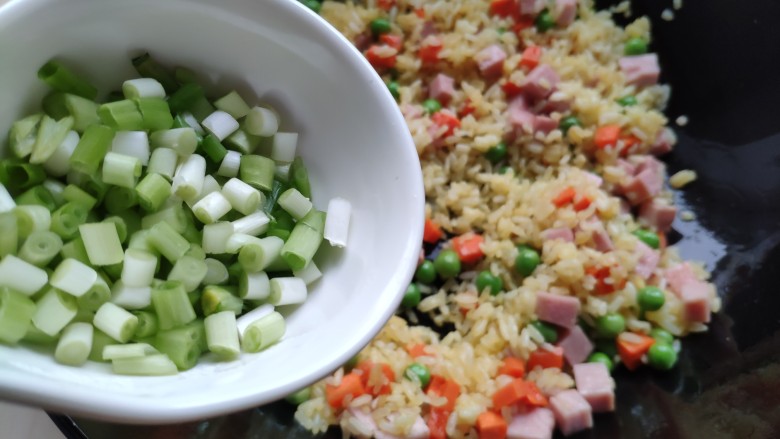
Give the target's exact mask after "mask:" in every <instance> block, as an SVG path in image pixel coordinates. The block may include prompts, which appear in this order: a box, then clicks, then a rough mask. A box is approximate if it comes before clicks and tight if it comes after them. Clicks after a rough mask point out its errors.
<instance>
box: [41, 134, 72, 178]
mask: <svg viewBox="0 0 780 439" xmlns="http://www.w3.org/2000/svg"><path fill="white" fill-rule="evenodd" d="M78 143H79V134H78V133H77V132H75V131H68V133H67V134H66V135H65V138H64V139H63V140H62V142H60V144H59V145H58V146H57V148H56V149H55V150H54V152H53V153H52V154H51V156H49V158H48V159H47V160H46V161H45V162H43V168H44V169H45V170H46V172H48V173H49V176H51V177H62V176H64V175H66V174H67V173H68V172H70V161H69V160H70V157H71V156H72V155H73V152H74V151H75V150H76V146H77V145H78Z"/></svg>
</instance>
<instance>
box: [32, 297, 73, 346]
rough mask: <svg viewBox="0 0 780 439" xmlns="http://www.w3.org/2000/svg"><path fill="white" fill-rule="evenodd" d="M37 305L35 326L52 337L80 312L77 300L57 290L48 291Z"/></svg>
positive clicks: (33, 319) (33, 318)
mask: <svg viewBox="0 0 780 439" xmlns="http://www.w3.org/2000/svg"><path fill="white" fill-rule="evenodd" d="M36 305H37V307H36V309H35V314H33V317H32V322H33V324H34V325H35V327H37V328H38V329H40V330H41V331H42V332H43V333H45V334H48V335H52V336H53V335H57V334H58V333H59V332H60V331H61V330H62V328H64V327H65V326H67V324H68V323H70V322H71V320H73V318H74V317H76V313H77V312H78V305H77V303H76V298H75V297H73V296H71V295H70V294H68V293H64V292H62V291H58V290H57V289H56V288H50V289H49V290H48V291H46V293H44V294H43V296H41V298H40V299H38V301H37V302H36Z"/></svg>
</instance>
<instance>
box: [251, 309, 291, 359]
mask: <svg viewBox="0 0 780 439" xmlns="http://www.w3.org/2000/svg"><path fill="white" fill-rule="evenodd" d="M285 330H286V324H285V322H284V317H282V315H281V314H279V313H278V312H276V311H274V312H272V313H270V314H268V315H267V316H265V317H262V318H260V319H258V320H255V321H254V322H252V323H250V324H249V326H247V328H246V330H244V336H243V338H242V339H241V347H242V348H243V349H244V351H246V352H260V351H262V350H263V349H266V348H267V347H269V346H271V345H272V344H274V343H276V342H277V341H279V340H280V339H281V338H282V336H284V332H285Z"/></svg>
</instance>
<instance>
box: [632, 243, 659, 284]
mask: <svg viewBox="0 0 780 439" xmlns="http://www.w3.org/2000/svg"><path fill="white" fill-rule="evenodd" d="M636 252H637V253H638V254H639V260H638V261H637V263H636V267H635V268H634V271H636V274H638V275H639V276H641V277H642V279H645V280H647V279H649V278H650V276H651V275H652V274H653V272H654V271H655V269H656V268H658V261H660V260H661V254H660V253H659V252H658V251H657V250H653V249H652V248H651V247H650V246H648V245H647V244H645V243H644V242H642V241H640V240H637V243H636Z"/></svg>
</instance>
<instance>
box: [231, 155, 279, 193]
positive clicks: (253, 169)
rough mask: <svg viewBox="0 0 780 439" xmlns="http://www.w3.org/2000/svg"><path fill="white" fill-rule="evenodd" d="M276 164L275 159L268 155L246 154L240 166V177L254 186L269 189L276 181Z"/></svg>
mask: <svg viewBox="0 0 780 439" xmlns="http://www.w3.org/2000/svg"><path fill="white" fill-rule="evenodd" d="M226 158H227V157H226ZM275 166H276V165H275V164H274V161H273V160H271V159H269V158H268V157H263V156H259V155H244V156H242V157H241V164H240V166H239V174H240V178H241V180H243V181H244V182H245V183H248V184H249V185H250V186H252V187H255V188H257V189H260V190H264V191H269V190H271V187H272V185H273V181H274V168H275Z"/></svg>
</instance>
